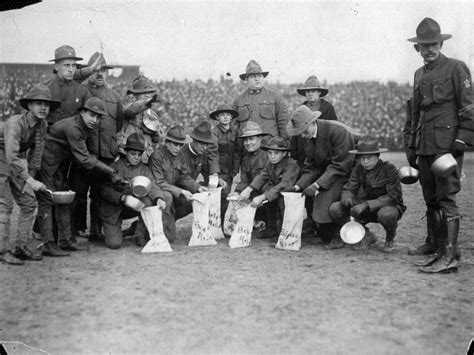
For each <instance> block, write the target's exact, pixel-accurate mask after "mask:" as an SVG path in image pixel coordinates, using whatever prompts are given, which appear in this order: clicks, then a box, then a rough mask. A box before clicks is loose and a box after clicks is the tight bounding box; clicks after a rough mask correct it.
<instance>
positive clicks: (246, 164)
mask: <svg viewBox="0 0 474 355" xmlns="http://www.w3.org/2000/svg"><path fill="white" fill-rule="evenodd" d="M267 162H268V154H267V153H266V152H265V151H264V150H262V149H261V148H259V149H257V150H256V151H255V152H246V153H245V155H244V156H243V157H242V162H241V165H240V182H239V183H238V184H237V186H236V187H235V191H236V192H239V193H240V192H242V191H243V190H244V189H245V188H246V187H247V186H249V185H250V183H251V182H252V181H253V179H255V177H256V176H257V175H258V174H260V172H261V171H262V170H263V168H264V167H265V165H266V164H267ZM262 188H264V187H262Z"/></svg>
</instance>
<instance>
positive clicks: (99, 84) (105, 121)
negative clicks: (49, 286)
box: [72, 52, 123, 239]
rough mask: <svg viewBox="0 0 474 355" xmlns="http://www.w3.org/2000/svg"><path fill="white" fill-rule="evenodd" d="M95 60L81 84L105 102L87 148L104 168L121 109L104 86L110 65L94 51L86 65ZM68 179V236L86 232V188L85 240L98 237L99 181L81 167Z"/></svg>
mask: <svg viewBox="0 0 474 355" xmlns="http://www.w3.org/2000/svg"><path fill="white" fill-rule="evenodd" d="M97 60H99V65H100V70H99V71H96V72H93V73H92V75H91V76H89V78H88V79H87V80H86V81H84V82H83V85H85V86H86V87H87V88H88V89H89V91H90V92H91V93H92V95H93V96H94V97H98V98H99V99H101V100H103V101H104V102H105V106H106V111H107V114H106V115H103V116H102V118H101V119H100V120H99V121H98V122H97V126H96V129H95V130H96V132H95V133H96V134H94V135H91V136H90V140H91V141H90V142H89V143H90V147H92V150H93V153H94V154H95V155H96V156H97V158H99V160H100V161H101V162H103V163H105V164H107V165H110V164H112V163H113V161H114V160H115V158H116V157H117V154H118V144H117V136H116V135H117V132H118V130H119V129H120V128H121V126H122V121H123V108H122V100H121V98H120V95H119V94H118V93H117V92H116V91H115V90H112V89H109V88H108V87H107V85H106V80H107V70H108V69H113V68H114V67H113V66H110V65H107V63H106V61H105V58H104V57H103V56H102V55H101V54H100V53H99V52H96V53H94V54H93V55H92V57H91V58H90V59H89V63H88V65H89V66H92V65H93V64H94V63H95V62H97ZM74 172H75V174H74V175H73V176H72V179H73V181H72V185H73V186H74V191H76V197H75V199H74V203H73V205H72V215H73V216H74V218H73V220H72V234H73V235H82V236H84V235H85V234H86V231H85V230H86V229H87V192H88V190H89V187H90V197H91V200H90V231H89V239H95V238H98V237H99V235H100V221H99V220H98V207H99V187H100V185H101V181H100V180H97V178H98V176H97V175H96V174H93V173H92V174H90V173H89V172H87V170H85V169H84V168H80V167H77V166H75V168H74Z"/></svg>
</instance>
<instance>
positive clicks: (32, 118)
mask: <svg viewBox="0 0 474 355" xmlns="http://www.w3.org/2000/svg"><path fill="white" fill-rule="evenodd" d="M25 116H26V123H28V127H34V126H36V124H38V123H40V122H41V120H37V119H36V117H35V116H33V114H32V113H31V111H28V112H27V113H26V114H25Z"/></svg>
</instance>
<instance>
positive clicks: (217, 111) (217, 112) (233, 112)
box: [209, 110, 239, 121]
mask: <svg viewBox="0 0 474 355" xmlns="http://www.w3.org/2000/svg"><path fill="white" fill-rule="evenodd" d="M223 112H228V113H230V114H231V115H232V119H234V118H236V117H237V116H238V115H239V113H238V112H237V111H235V110H216V111H212V112H211V113H210V114H209V117H210V118H211V119H212V120H216V121H217V116H218V115H219V114H220V113H223Z"/></svg>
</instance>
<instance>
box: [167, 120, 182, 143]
mask: <svg viewBox="0 0 474 355" xmlns="http://www.w3.org/2000/svg"><path fill="white" fill-rule="evenodd" d="M165 140H168V141H171V142H174V143H178V144H184V143H186V134H185V133H184V128H183V126H181V125H176V126H173V127H171V128H170V129H168V131H167V132H166V136H165Z"/></svg>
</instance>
